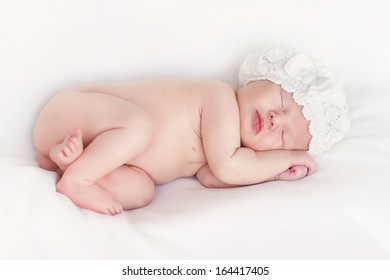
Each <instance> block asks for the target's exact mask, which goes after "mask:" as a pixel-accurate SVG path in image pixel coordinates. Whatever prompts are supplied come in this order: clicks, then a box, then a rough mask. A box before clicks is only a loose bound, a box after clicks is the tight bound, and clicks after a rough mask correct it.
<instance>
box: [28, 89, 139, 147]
mask: <svg viewBox="0 0 390 280" xmlns="http://www.w3.org/2000/svg"><path fill="white" fill-rule="evenodd" d="M143 114H145V113H144V112H143V110H142V109H140V108H139V107H137V106H135V105H134V104H132V103H130V102H128V101H126V100H123V99H120V98H117V97H115V96H111V95H107V94H101V93H86V92H78V91H65V92H62V93H60V94H58V95H57V96H55V97H54V98H53V99H52V100H50V101H49V102H48V104H47V105H46V106H45V107H44V109H43V110H42V111H41V113H40V114H39V116H38V118H37V121H36V125H35V128H34V143H35V145H36V148H37V150H38V151H40V152H41V153H43V154H45V155H48V152H49V150H50V148H51V147H53V146H54V145H56V144H58V143H61V142H62V141H63V140H64V138H65V137H66V136H67V135H68V134H69V133H71V132H72V131H73V130H74V129H75V128H81V130H82V133H83V143H84V145H88V144H89V143H90V142H91V141H92V140H93V139H94V138H95V137H96V136H97V135H99V134H101V133H103V132H105V131H108V130H111V129H114V128H118V127H126V126H128V125H130V123H131V122H135V121H136V119H137V118H139V116H140V115H143Z"/></svg>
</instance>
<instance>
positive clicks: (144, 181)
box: [50, 129, 154, 214]
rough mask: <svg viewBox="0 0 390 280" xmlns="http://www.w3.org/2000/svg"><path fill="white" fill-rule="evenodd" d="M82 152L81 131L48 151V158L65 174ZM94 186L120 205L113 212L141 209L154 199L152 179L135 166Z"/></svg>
mask: <svg viewBox="0 0 390 280" xmlns="http://www.w3.org/2000/svg"><path fill="white" fill-rule="evenodd" d="M82 152H83V142H82V133H81V130H80V129H75V130H74V131H73V132H72V133H71V134H70V135H68V136H67V137H66V138H65V140H64V141H63V142H62V143H60V144H58V145H55V146H54V147H53V148H52V149H51V150H50V158H51V160H52V161H53V162H54V163H55V164H56V165H57V166H60V167H61V170H62V171H65V170H66V168H67V166H68V165H69V164H70V163H72V162H73V161H74V160H76V159H77V158H78V157H79V156H80V155H81V153H82ZM97 185H98V186H99V187H101V188H103V189H104V190H106V191H107V192H108V193H109V194H110V195H111V196H112V197H113V198H114V199H115V200H116V201H117V202H119V203H120V205H121V206H118V209H116V212H121V210H120V208H121V207H122V208H123V209H126V210H129V209H134V208H140V207H143V206H145V205H147V204H148V203H149V202H150V201H151V200H152V199H153V196H154V182H153V180H152V179H151V178H150V176H149V175H148V174H147V173H146V172H145V171H143V170H142V169H140V168H137V167H135V166H127V165H122V166H120V167H119V168H117V169H115V170H113V171H112V172H110V173H109V174H107V175H106V176H104V177H103V178H102V179H100V180H99V181H98V182H97ZM112 214H115V213H112Z"/></svg>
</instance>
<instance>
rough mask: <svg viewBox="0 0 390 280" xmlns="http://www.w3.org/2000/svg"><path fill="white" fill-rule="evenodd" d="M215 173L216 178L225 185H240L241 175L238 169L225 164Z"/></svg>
mask: <svg viewBox="0 0 390 280" xmlns="http://www.w3.org/2000/svg"><path fill="white" fill-rule="evenodd" d="M213 173H214V175H215V177H216V178H217V179H218V180H219V181H221V182H222V183H224V184H228V185H236V184H239V175H238V174H237V172H236V169H235V168H234V167H232V166H231V165H228V164H225V165H223V166H218V167H217V168H214V170H213Z"/></svg>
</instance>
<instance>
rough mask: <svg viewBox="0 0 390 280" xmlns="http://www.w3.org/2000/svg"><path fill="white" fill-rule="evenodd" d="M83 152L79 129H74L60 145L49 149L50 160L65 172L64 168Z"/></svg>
mask: <svg viewBox="0 0 390 280" xmlns="http://www.w3.org/2000/svg"><path fill="white" fill-rule="evenodd" d="M83 150H84V147H83V136H82V132H81V129H74V130H73V131H72V133H71V134H69V135H68V136H67V137H66V138H65V140H64V141H63V142H62V143H61V144H58V145H55V146H54V147H53V148H51V149H50V159H51V160H52V161H54V162H55V163H56V164H57V165H58V167H59V168H60V169H61V170H62V171H65V169H66V167H67V166H68V165H69V164H71V163H72V162H73V161H74V160H76V159H77V158H78V157H79V156H80V155H81V154H82V153H83Z"/></svg>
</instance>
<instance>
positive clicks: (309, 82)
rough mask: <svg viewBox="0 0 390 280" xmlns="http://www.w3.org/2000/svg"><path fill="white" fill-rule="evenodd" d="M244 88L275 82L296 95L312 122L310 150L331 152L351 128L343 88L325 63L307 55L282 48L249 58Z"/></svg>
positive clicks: (242, 72) (242, 82) (243, 70)
mask: <svg viewBox="0 0 390 280" xmlns="http://www.w3.org/2000/svg"><path fill="white" fill-rule="evenodd" d="M239 80H240V86H241V87H246V86H248V85H249V84H250V83H252V82H255V81H262V80H266V81H271V82H273V83H275V84H277V85H280V87H281V88H282V89H283V90H284V91H286V92H288V93H291V94H292V99H293V100H294V101H295V103H296V104H298V105H299V106H302V114H303V117H304V118H305V119H306V120H307V121H308V122H309V125H308V126H309V133H310V135H311V140H310V143H309V149H308V151H309V152H310V153H311V154H313V155H315V154H319V153H322V152H324V151H327V150H328V149H329V148H330V147H331V146H332V145H333V144H334V143H336V142H338V141H339V140H341V139H342V138H343V136H344V134H345V133H346V132H347V131H348V129H349V118H348V106H347V103H346V99H345V95H344V91H343V87H342V85H341V83H340V82H339V81H338V80H337V79H336V77H335V76H334V74H333V73H332V72H331V71H330V70H329V69H328V68H327V67H326V66H324V65H323V64H321V63H319V62H317V61H314V60H312V59H311V58H309V57H308V56H306V55H303V54H298V53H295V52H292V51H290V50H283V49H278V48H273V49H266V50H263V51H260V52H255V53H252V54H250V55H248V56H247V58H246V59H245V61H244V62H243V64H242V65H241V68H240V74H239Z"/></svg>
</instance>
